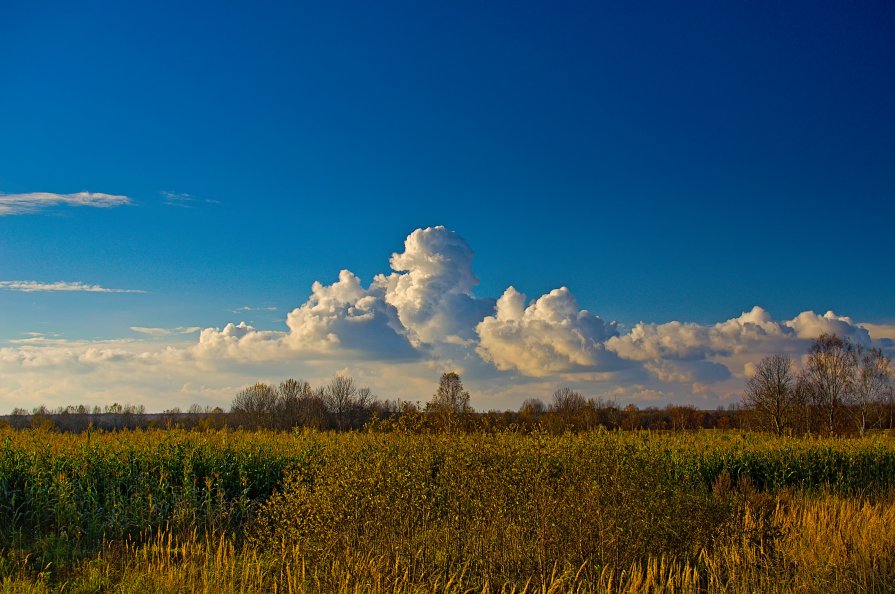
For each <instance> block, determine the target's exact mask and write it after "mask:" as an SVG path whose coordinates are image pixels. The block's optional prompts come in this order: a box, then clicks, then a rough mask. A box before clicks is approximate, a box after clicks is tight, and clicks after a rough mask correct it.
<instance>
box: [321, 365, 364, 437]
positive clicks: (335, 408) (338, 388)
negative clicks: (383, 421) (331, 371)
mask: <svg viewBox="0 0 895 594" xmlns="http://www.w3.org/2000/svg"><path fill="white" fill-rule="evenodd" d="M324 394H325V396H324V398H325V401H326V408H327V409H328V410H329V412H330V414H332V415H333V417H334V418H335V420H336V427H337V428H338V429H339V431H342V429H343V428H344V426H345V422H346V421H347V420H348V415H349V414H350V413H351V409H352V408H353V407H354V405H355V397H356V396H357V387H356V386H355V385H354V379H352V378H351V376H349V375H344V374H341V373H340V374H338V375H336V376H335V377H334V378H333V379H332V380H330V382H329V385H328V386H326V391H325V392H324Z"/></svg>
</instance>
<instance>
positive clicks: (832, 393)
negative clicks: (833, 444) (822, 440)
mask: <svg viewBox="0 0 895 594" xmlns="http://www.w3.org/2000/svg"><path fill="white" fill-rule="evenodd" d="M856 367H857V357H856V355H855V347H854V345H853V344H852V343H851V341H850V340H848V339H847V338H845V339H843V338H840V337H839V336H837V335H835V334H821V335H820V336H819V337H818V338H817V340H815V341H814V344H813V345H811V351H810V352H809V353H808V362H807V364H806V365H805V379H806V380H807V382H808V385H809V386H810V389H811V395H812V398H813V399H814V402H815V403H816V404H817V406H818V407H819V408H820V409H821V410H823V411H824V412H825V414H826V417H827V429H828V430H829V432H830V435H832V434H833V432H834V431H835V429H836V414H837V412H838V411H839V408H840V407H841V406H842V404H843V401H844V400H845V399H846V398H847V397H848V394H849V391H850V390H851V389H852V388H853V385H854V381H855V369H856Z"/></svg>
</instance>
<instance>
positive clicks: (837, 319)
mask: <svg viewBox="0 0 895 594" xmlns="http://www.w3.org/2000/svg"><path fill="white" fill-rule="evenodd" d="M388 264H389V270H387V271H386V272H384V273H382V274H378V275H376V276H374V277H373V279H372V280H371V281H370V282H369V283H365V282H364V281H363V280H362V279H361V278H360V277H358V276H357V275H356V274H354V273H353V272H351V271H350V270H347V269H345V270H341V271H340V272H339V273H338V276H337V277H336V278H335V279H329V280H327V281H317V282H314V283H313V284H312V285H311V287H310V292H309V294H307V295H304V296H302V299H300V300H299V301H298V303H299V305H298V306H297V307H295V308H293V309H291V311H288V313H287V314H286V315H285V317H284V319H283V323H284V324H283V326H282V327H281V328H280V329H275V330H271V329H259V328H256V327H254V326H253V325H252V324H251V323H247V322H246V321H241V322H238V323H237V322H235V321H234V322H231V323H228V324H225V325H223V327H218V328H202V329H200V328H199V327H175V328H165V327H153V326H132V327H131V331H133V332H135V333H137V334H139V335H141V336H140V339H130V340H119V341H108V340H104V341H102V340H97V341H72V340H67V339H64V338H61V337H58V336H57V335H49V334H38V333H35V334H34V335H24V336H22V337H21V338H19V339H17V340H7V341H6V344H7V347H6V348H0V374H2V376H3V378H4V382H3V384H2V385H0V398H6V400H4V401H5V402H9V403H15V404H13V405H17V404H23V405H26V406H29V407H30V406H33V405H34V404H35V399H44V398H45V399H56V403H57V404H67V403H69V402H72V401H73V400H77V399H79V396H78V394H82V393H83V394H88V395H89V396H90V398H92V399H100V398H106V397H107V396H110V395H111V397H112V398H113V399H117V400H121V399H122V398H125V397H128V396H120V395H121V394H128V393H132V394H133V396H131V397H130V398H131V400H133V401H141V402H145V403H146V404H147V406H149V407H150V409H151V410H161V409H164V408H170V407H171V406H175V405H176V406H185V405H187V404H188V403H187V402H183V401H182V398H183V397H184V394H185V393H186V392H190V394H192V393H193V392H194V391H191V390H186V392H185V391H184V389H183V388H184V386H186V385H187V384H190V385H192V382H196V381H198V380H197V379H196V378H201V381H202V384H201V385H202V389H201V390H200V391H195V393H196V396H197V397H199V392H202V394H204V396H202V397H203V398H204V399H205V401H206V402H209V399H211V400H213V399H214V398H218V397H220V398H224V396H226V394H227V391H228V390H231V389H232V388H233V387H234V386H239V385H245V384H250V383H253V382H255V381H279V380H282V379H283V378H285V377H289V376H295V375H298V376H300V377H302V378H303V379H307V380H308V381H312V382H323V381H326V379H327V378H328V377H329V376H331V374H332V373H334V372H336V371H338V370H340V369H343V368H348V369H349V370H350V373H352V374H353V375H355V377H356V378H359V379H361V381H363V383H369V384H370V385H371V387H372V388H373V389H374V391H375V392H377V393H379V394H380V395H383V396H387V397H401V398H405V399H409V400H414V401H416V400H427V399H428V398H429V397H430V396H431V394H432V393H433V391H434V389H435V383H437V378H438V376H439V374H440V373H441V372H443V371H446V370H455V371H458V372H459V373H461V374H462V375H463V378H464V380H465V382H466V383H467V387H468V388H469V389H470V390H471V391H472V392H473V396H474V402H473V404H474V406H476V407H477V408H480V409H483V408H518V406H519V404H520V403H521V400H522V399H524V398H526V397H540V398H544V399H547V398H549V396H550V394H551V393H552V391H553V390H554V389H555V388H556V387H558V386H561V385H569V386H573V387H575V388H576V389H579V390H581V391H582V392H583V393H585V394H586V395H588V396H593V395H606V394H617V395H619V398H621V399H623V400H624V402H640V403H643V402H650V403H657V402H660V401H661V402H665V403H668V402H677V403H681V402H691V403H692V402H694V399H697V400H698V402H699V405H700V406H717V405H721V404H727V403H730V402H734V401H737V400H738V399H739V396H740V394H741V393H742V387H743V381H744V378H745V373H746V372H747V370H748V368H749V363H750V362H755V361H758V360H759V359H760V358H761V357H763V356H765V355H768V354H773V353H778V352H783V353H789V354H791V355H793V356H794V357H795V358H797V357H798V356H799V355H801V354H803V353H805V352H807V350H808V348H810V345H811V341H812V340H813V339H814V338H816V337H817V336H818V335H820V334H821V333H824V332H835V333H837V334H840V335H843V336H847V337H850V338H851V339H852V340H854V341H855V342H858V343H860V344H874V345H880V346H883V347H884V348H891V345H892V341H893V339H895V326H890V325H884V324H860V323H857V322H856V321H855V320H853V319H852V318H850V317H848V316H842V315H837V314H835V313H833V312H827V313H825V314H822V315H821V314H817V313H815V312H811V311H806V312H802V313H800V314H799V315H797V316H795V317H794V318H792V319H789V320H785V319H784V320H775V319H774V318H773V317H772V316H771V314H770V313H769V312H768V311H766V310H764V309H763V308H761V307H758V306H756V307H753V308H752V309H751V310H748V311H746V312H744V313H742V314H740V315H738V316H735V317H732V318H730V319H727V320H723V321H720V322H718V323H710V324H701V323H693V322H687V321H669V322H666V323H659V324H655V323H644V322H641V323H639V324H637V325H635V326H634V327H633V328H631V329H630V331H627V332H623V331H621V330H620V329H619V326H618V325H617V324H616V323H615V322H611V321H606V320H604V319H603V318H601V317H600V316H598V315H596V314H595V313H591V312H589V311H587V310H585V309H582V308H581V306H580V304H579V303H578V301H577V300H576V299H575V296H574V295H573V294H572V292H571V291H570V290H569V289H568V288H567V287H559V288H556V289H554V290H552V291H550V292H548V293H546V294H544V295H541V296H539V297H537V298H535V299H532V300H529V299H528V298H527V297H526V296H525V295H524V294H522V293H521V292H519V291H517V290H516V289H515V288H513V287H509V288H508V289H507V290H506V291H505V292H504V293H503V295H502V296H501V297H500V298H499V299H493V298H489V297H479V296H477V295H476V294H475V288H476V287H477V286H478V278H477V277H476V276H475V274H474V273H473V251H472V249H471V248H470V246H469V245H468V244H467V243H466V241H464V240H463V239H462V238H461V237H460V236H459V235H457V234H456V233H454V232H452V231H449V230H447V229H445V228H444V227H429V228H425V229H417V230H415V231H413V232H412V233H410V234H409V235H408V236H407V238H406V240H405V242H404V247H403V250H402V251H399V252H396V253H394V254H392V255H391V257H390V258H389V259H388ZM0 289H5V290H16V291H88V292H139V291H133V290H121V289H107V288H105V287H102V286H99V285H88V284H85V283H80V282H77V283H66V282H58V283H41V282H38V281H0ZM233 311H234V313H243V312H252V311H275V308H273V307H251V306H244V307H240V308H237V309H236V310H233ZM197 332H198V337H191V336H189V334H192V333H197ZM886 341H888V342H886ZM72 395H74V396H72ZM164 398H170V399H172V400H169V401H168V402H164ZM228 400H229V398H226V399H223V400H222V401H218V402H217V404H220V405H223V406H226V405H227V404H228ZM152 403H159V404H156V405H155V406H153V404H152ZM209 403H211V402H209Z"/></svg>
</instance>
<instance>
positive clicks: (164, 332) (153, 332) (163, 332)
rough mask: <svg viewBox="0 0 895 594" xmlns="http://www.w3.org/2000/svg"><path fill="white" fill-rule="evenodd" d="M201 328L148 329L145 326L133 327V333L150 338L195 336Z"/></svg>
mask: <svg viewBox="0 0 895 594" xmlns="http://www.w3.org/2000/svg"><path fill="white" fill-rule="evenodd" d="M201 330H202V328H200V327H199V326H178V327H177V328H147V327H145V326H131V332H136V333H138V334H146V335H148V336H172V335H176V334H193V333H196V332H199V331H201Z"/></svg>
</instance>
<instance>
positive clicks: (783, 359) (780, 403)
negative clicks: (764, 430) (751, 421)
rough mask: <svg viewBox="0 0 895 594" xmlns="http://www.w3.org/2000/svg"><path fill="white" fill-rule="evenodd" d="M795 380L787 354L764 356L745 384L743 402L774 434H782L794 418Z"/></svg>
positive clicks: (791, 362)
mask: <svg viewBox="0 0 895 594" xmlns="http://www.w3.org/2000/svg"><path fill="white" fill-rule="evenodd" d="M795 383H796V373H795V366H794V364H793V361H792V359H791V358H790V357H789V356H787V355H771V356H770V357H765V358H764V359H762V360H761V361H759V362H758V365H757V366H756V367H755V373H754V374H753V375H752V377H750V378H749V381H748V383H747V384H746V392H745V393H744V394H743V404H744V405H745V406H746V407H748V408H751V409H753V410H754V411H755V412H756V413H757V414H758V416H759V418H761V419H762V420H763V421H764V423H765V424H766V425H768V426H770V428H771V429H772V430H773V431H774V433H776V434H777V435H782V434H783V432H784V431H785V430H786V429H787V428H789V427H791V426H792V421H793V419H794V417H795V414H794V413H795V410H794V409H795V407H796V405H797V402H796V397H797V394H796V391H795Z"/></svg>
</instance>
